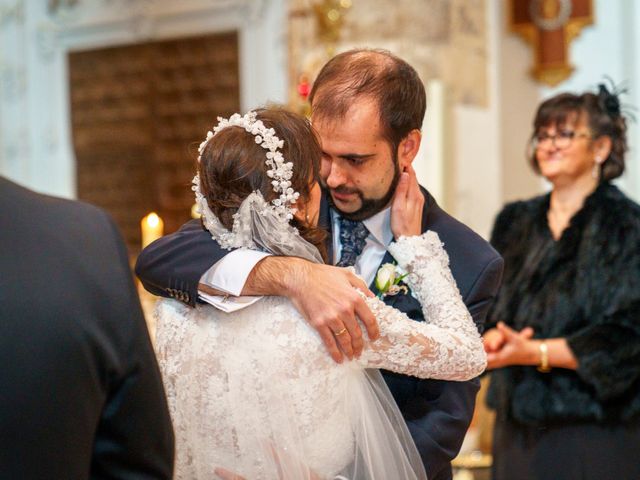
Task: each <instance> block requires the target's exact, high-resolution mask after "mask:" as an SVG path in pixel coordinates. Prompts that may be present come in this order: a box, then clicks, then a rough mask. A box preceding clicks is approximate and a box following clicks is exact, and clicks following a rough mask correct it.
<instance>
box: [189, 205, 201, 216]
mask: <svg viewBox="0 0 640 480" xmlns="http://www.w3.org/2000/svg"><path fill="white" fill-rule="evenodd" d="M198 208H199V207H198V204H197V203H194V204H193V205H192V206H191V218H200V217H201V216H202V215H200V212H199V211H198Z"/></svg>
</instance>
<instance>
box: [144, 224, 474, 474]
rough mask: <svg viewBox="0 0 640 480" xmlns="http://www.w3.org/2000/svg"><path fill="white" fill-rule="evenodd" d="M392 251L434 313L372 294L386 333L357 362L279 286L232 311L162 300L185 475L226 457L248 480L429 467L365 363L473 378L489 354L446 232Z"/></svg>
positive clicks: (164, 364)
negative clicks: (417, 316)
mask: <svg viewBox="0 0 640 480" xmlns="http://www.w3.org/2000/svg"><path fill="white" fill-rule="evenodd" d="M389 250H390V252H391V253H392V255H393V256H394V258H395V259H396V260H397V261H398V264H399V266H400V267H402V268H404V269H405V270H406V271H407V272H409V275H408V277H407V283H408V284H409V286H410V287H411V289H412V291H413V293H414V294H415V295H416V296H417V298H418V299H419V300H420V302H421V304H422V305H423V310H424V313H425V319H426V321H425V322H424V323H422V322H416V321H413V320H410V319H409V318H408V317H406V315H404V314H403V313H401V312H399V311H397V310H394V309H392V308H390V307H388V306H386V305H385V304H384V303H383V302H382V301H380V300H379V299H377V298H367V300H366V301H367V303H368V305H369V307H370V308H371V310H372V311H373V312H374V314H375V315H376V317H377V319H378V322H379V327H380V338H379V339H378V340H376V341H375V342H367V345H366V347H365V350H364V352H363V354H362V356H361V357H360V358H359V359H358V360H357V361H352V362H347V363H343V364H336V363H334V362H333V360H331V358H330V357H329V355H328V354H327V352H326V350H325V349H324V346H323V345H322V342H321V340H320V338H319V336H318V335H317V333H316V332H315V331H314V330H313V329H312V328H311V327H309V326H308V325H307V323H306V322H305V321H304V319H303V318H302V317H301V316H300V314H299V313H298V312H297V311H296V310H295V308H294V307H293V306H292V305H291V303H290V302H289V301H288V300H286V299H285V298H282V297H266V298H264V299H262V300H261V301H259V302H257V303H256V304H254V305H252V306H251V307H248V308H246V309H244V310H240V311H238V312H235V313H232V314H226V313H223V312H221V311H219V310H216V309H214V308H213V307H210V306H199V307H197V308H195V309H192V308H189V307H186V306H184V305H182V304H179V303H178V302H176V301H173V300H162V301H161V302H160V303H159V306H158V309H157V312H156V313H157V349H158V354H159V360H160V366H161V370H162V374H163V378H164V382H165V387H166V391H167V397H168V401H169V407H170V410H171V414H172V417H173V422H174V429H175V436H176V470H175V476H176V478H178V479H211V478H215V475H214V474H213V471H214V468H215V467H217V466H220V467H224V468H226V469H228V470H232V471H234V472H236V473H238V474H240V475H242V476H243V477H244V478H246V479H247V480H258V479H291V480H293V479H296V480H298V479H304V478H322V479H324V478H334V476H335V475H338V474H341V475H344V476H345V477H346V478H349V479H358V480H360V479H380V480H382V479H392V478H396V479H400V478H402V479H405V478H406V479H408V478H426V475H425V474H424V470H423V469H422V465H421V462H420V458H419V456H418V454H417V452H416V451H415V446H414V445H413V443H412V442H411V440H410V437H409V434H408V431H407V430H406V426H405V424H404V422H403V421H402V417H401V416H400V413H399V411H398V410H397V407H396V406H395V404H394V403H393V400H392V398H391V396H390V394H389V392H388V390H387V389H386V386H385V384H384V381H383V380H382V378H381V377H380V375H379V373H378V372H377V371H376V370H365V368H384V369H388V370H393V371H395V372H400V373H403V374H407V375H414V376H417V377H421V378H437V379H446V380H467V379H470V378H472V377H475V376H476V375H478V374H479V373H480V372H481V371H482V370H483V369H484V367H485V363H486V358H485V354H484V350H483V348H482V342H481V338H480V335H479V334H478V331H477V329H476V327H475V325H474V323H473V321H472V319H471V316H470V315H469V312H468V311H467V309H466V307H465V305H464V303H463V302H462V299H461V298H460V294H459V292H458V289H457V287H456V284H455V281H454V280H453V277H452V275H451V272H450V270H449V267H448V257H447V255H446V252H445V251H444V249H443V248H442V245H441V243H440V241H439V239H438V237H437V234H435V233H433V232H427V233H425V234H423V235H422V236H420V237H402V238H401V239H400V240H399V241H398V242H396V243H394V244H392V245H391V246H390V247H389ZM307 468H309V469H310V470H311V471H312V472H313V475H316V476H317V477H313V476H311V475H312V474H311V473H309V471H308V470H307Z"/></svg>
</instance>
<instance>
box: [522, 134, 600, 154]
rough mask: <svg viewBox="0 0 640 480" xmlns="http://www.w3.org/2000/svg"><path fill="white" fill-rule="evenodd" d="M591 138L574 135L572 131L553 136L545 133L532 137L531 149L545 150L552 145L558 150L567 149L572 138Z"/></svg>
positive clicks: (588, 135)
mask: <svg viewBox="0 0 640 480" xmlns="http://www.w3.org/2000/svg"><path fill="white" fill-rule="evenodd" d="M583 137H584V138H591V135H590V134H588V133H576V132H574V131H573V130H562V131H560V132H558V133H556V134H555V135H548V134H546V133H539V134H538V135H536V136H535V137H533V141H532V143H533V148H535V149H536V150H539V149H547V148H550V147H551V146H552V145H553V146H555V147H556V148H559V149H560V150H564V149H565V148H569V146H570V145H571V143H572V142H573V139H574V138H583Z"/></svg>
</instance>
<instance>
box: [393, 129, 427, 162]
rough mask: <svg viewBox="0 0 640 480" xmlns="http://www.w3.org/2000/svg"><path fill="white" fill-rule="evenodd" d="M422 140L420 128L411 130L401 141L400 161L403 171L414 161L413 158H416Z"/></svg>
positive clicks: (399, 149) (399, 147) (399, 146)
mask: <svg viewBox="0 0 640 480" xmlns="http://www.w3.org/2000/svg"><path fill="white" fill-rule="evenodd" d="M421 141H422V133H420V130H418V129H414V130H411V131H410V132H409V133H408V134H407V136H406V137H404V138H403V139H402V140H401V141H400V145H398V163H399V165H400V170H401V171H404V169H405V168H407V167H408V166H409V165H411V164H412V163H413V159H414V158H416V155H417V154H418V150H419V149H420V142H421Z"/></svg>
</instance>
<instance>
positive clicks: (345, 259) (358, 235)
mask: <svg viewBox="0 0 640 480" xmlns="http://www.w3.org/2000/svg"><path fill="white" fill-rule="evenodd" d="M368 236H369V230H367V227H365V226H364V223H362V222H357V221H355V220H347V219H346V218H342V217H341V218H340V244H341V245H342V254H341V255H340V261H339V262H338V263H337V265H338V267H351V266H353V265H355V264H356V259H357V258H358V255H360V254H361V253H362V249H363V248H364V244H365V243H366V240H367V237H368Z"/></svg>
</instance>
